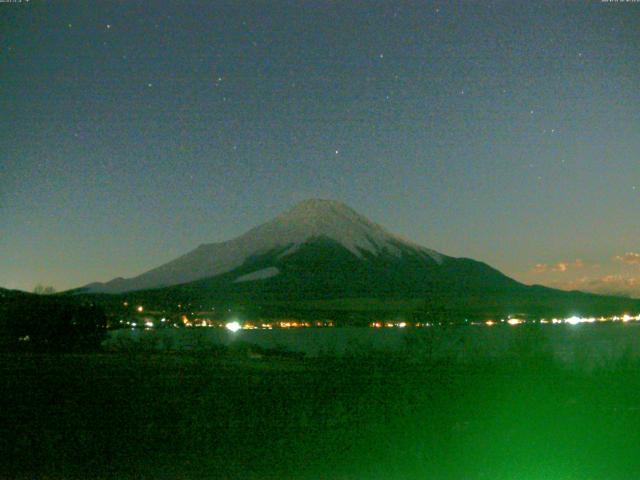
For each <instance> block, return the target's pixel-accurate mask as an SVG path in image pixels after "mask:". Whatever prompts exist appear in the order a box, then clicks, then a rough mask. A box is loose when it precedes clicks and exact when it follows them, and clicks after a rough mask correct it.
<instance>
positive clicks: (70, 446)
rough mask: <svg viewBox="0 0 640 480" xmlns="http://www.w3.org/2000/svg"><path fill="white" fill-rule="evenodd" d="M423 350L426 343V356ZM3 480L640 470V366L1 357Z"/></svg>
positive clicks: (535, 356) (631, 474)
mask: <svg viewBox="0 0 640 480" xmlns="http://www.w3.org/2000/svg"><path fill="white" fill-rule="evenodd" d="M414 353H415V352H414ZM0 362H1V363H0V365H1V366H2V367H1V385H0V388H2V395H1V399H2V400H1V405H0V452H2V459H3V461H2V462H1V464H0V478H17V479H20V478H25V479H26V478H48V479H62V478H64V479H76V478H78V479H80V478H82V479H84V478H92V479H100V478H104V479H112V478H113V479H133V478H136V479H142V478H149V479H165V478H166V479H174V478H176V479H197V478H221V479H225V478H227V479H363V480H368V479H491V480H499V479H505V480H506V479H524V480H529V479H531V480H536V479H552V480H560V479H580V480H584V479H631V478H638V477H639V476H640V367H639V366H638V365H636V364H634V363H633V362H631V361H620V362H617V363H615V364H611V365H607V366H606V367H605V368H599V369H596V370H593V369H592V370H590V371H584V370H581V369H576V368H566V367H560V366H558V365H555V364H554V363H553V361H552V360H551V359H549V358H548V357H546V356H545V355H544V353H542V352H536V351H535V350H531V349H529V350H527V349H522V350H521V351H520V352H513V354H509V355H505V357H504V358H501V359H499V360H488V359H483V358H477V359H475V360H474V361H472V362H467V363H464V364H463V363H460V362H457V361H449V362H447V361H445V362H439V363H433V362H431V361H429V360H428V359H426V360H425V359H424V358H420V357H419V356H418V357H416V355H415V354H412V355H396V356H392V357H390V356H382V355H376V354H371V355H368V356H362V355H360V356H356V357H351V358H349V357H347V358H343V359H331V358H324V359H313V360H311V359H307V360H300V359H298V360H296V359H287V358H269V359H264V358H263V359H249V358H247V357H246V355H244V354H242V353H238V352H236V353H228V352H227V353H224V352H217V353H203V354H199V355H186V354H142V353H128V354H83V355H29V354H22V355H18V354H13V355H3V356H1V357H0Z"/></svg>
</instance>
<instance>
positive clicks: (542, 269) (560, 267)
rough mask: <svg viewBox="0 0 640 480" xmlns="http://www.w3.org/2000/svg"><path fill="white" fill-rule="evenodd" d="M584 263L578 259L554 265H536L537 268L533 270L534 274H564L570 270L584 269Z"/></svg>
mask: <svg viewBox="0 0 640 480" xmlns="http://www.w3.org/2000/svg"><path fill="white" fill-rule="evenodd" d="M583 267H584V262H583V261H582V260H580V259H576V260H575V261H573V262H558V263H556V264H553V265H548V264H546V263H536V264H535V266H534V267H533V268H532V269H531V271H532V272H533V273H548V272H556V273H564V272H567V271H569V270H576V269H578V268H583Z"/></svg>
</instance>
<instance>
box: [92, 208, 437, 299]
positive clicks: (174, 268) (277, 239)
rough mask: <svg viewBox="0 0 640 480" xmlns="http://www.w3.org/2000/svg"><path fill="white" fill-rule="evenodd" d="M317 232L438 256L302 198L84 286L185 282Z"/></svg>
mask: <svg viewBox="0 0 640 480" xmlns="http://www.w3.org/2000/svg"><path fill="white" fill-rule="evenodd" d="M320 237H324V238H328V239H330V240H333V241H335V242H337V243H339V244H340V245H342V246H343V247H344V248H345V249H346V250H348V251H349V252H351V253H352V254H353V255H354V256H355V257H357V258H362V257H363V255H365V254H366V253H374V254H375V253H379V252H386V253H388V254H391V255H395V256H398V255H399V254H400V252H401V251H402V249H407V248H408V249H412V250H414V251H416V252H420V254H421V255H423V256H424V257H425V258H431V259H432V260H433V261H436V262H440V261H441V260H442V258H443V255H441V254H439V253H437V252H435V251H433V250H429V249H427V248H424V247H421V246H419V245H415V244H412V243H411V242H408V241H406V240H403V239H401V238H399V237H397V236H395V235H393V234H392V233H390V232H388V231H386V230H385V229H384V228H383V227H381V226H380V225H377V224H375V223H373V222H371V221H369V220H368V219H366V218H365V217H363V216H361V215H359V214H358V213H356V212H355V211H354V210H352V209H351V208H349V207H347V206H346V205H344V204H342V203H340V202H335V201H330V200H307V201H305V202H302V203H300V204H298V205H296V206H295V207H294V208H293V209H291V210H289V211H288V212H286V213H284V214H282V215H280V216H278V217H276V218H275V219H273V220H271V221H270V222H267V223H265V224H263V225H260V226H258V227H256V228H253V229H251V230H249V231H248V232H247V233H245V234H244V235H242V236H240V237H238V238H235V239H233V240H230V241H227V242H221V243H212V244H206V245H200V246H199V247H198V248H196V249H195V250H193V251H191V252H189V253H187V254H186V255H183V256H181V257H179V258H177V259H176V260H173V261H171V262H169V263H166V264H164V265H161V266H160V267H158V268H155V269H153V270H150V271H148V272H145V273H143V274H141V275H138V276H137V277H134V278H130V279H123V278H117V279H114V280H112V281H110V282H107V283H93V284H90V285H87V286H86V287H85V289H86V291H89V292H101V293H119V292H125V291H131V290H142V289H149V288H159V287H164V286H171V285H176V284H181V283H187V282H191V281H194V280H198V279H202V278H208V277H213V276H216V275H220V274H223V273H225V272H229V271H231V270H234V269H236V268H238V267H240V266H241V265H242V264H243V263H244V262H245V261H247V259H249V258H251V257H253V256H259V255H264V254H266V253H268V252H271V251H274V250H279V252H280V255H282V256H283V257H284V256H287V255H291V254H292V253H294V252H296V251H297V250H298V249H299V248H300V247H301V246H302V245H304V244H305V243H306V242H308V241H309V240H312V239H314V238H320Z"/></svg>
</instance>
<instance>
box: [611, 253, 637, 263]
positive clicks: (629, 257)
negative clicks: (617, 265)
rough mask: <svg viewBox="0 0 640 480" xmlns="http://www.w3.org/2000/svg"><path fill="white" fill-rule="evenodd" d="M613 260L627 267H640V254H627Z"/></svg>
mask: <svg viewBox="0 0 640 480" xmlns="http://www.w3.org/2000/svg"><path fill="white" fill-rule="evenodd" d="M613 259H614V260H615V261H616V262H622V263H624V264H626V265H640V253H635V252H627V253H625V254H624V255H618V256H616V257H613Z"/></svg>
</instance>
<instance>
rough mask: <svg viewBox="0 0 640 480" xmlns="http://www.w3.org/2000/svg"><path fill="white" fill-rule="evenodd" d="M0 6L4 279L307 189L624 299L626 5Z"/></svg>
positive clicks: (141, 258)
mask: <svg viewBox="0 0 640 480" xmlns="http://www.w3.org/2000/svg"><path fill="white" fill-rule="evenodd" d="M302 5H304V6H302ZM0 19H1V20H0V32H1V33H0V80H1V82H0V88H1V94H0V121H1V123H0V286H3V287H6V288H19V289H25V290H31V289H33V287H34V285H35V284H37V283H42V284H45V285H53V286H54V287H56V288H57V289H59V290H62V289H66V288H71V287H77V286H80V285H84V284H86V283H88V282H92V281H106V280H109V279H111V278H113V277H116V276H125V277H126V276H132V275H136V274H139V273H141V272H143V271H145V270H148V269H150V268H152V267H155V266H158V265H160V264H162V263H164V262H166V261H168V260H171V259H173V258H175V257H177V256H179V255H181V254H183V253H186V252H187V251H189V250H191V249H192V248H195V247H196V246H197V245H199V244H201V243H209V242H214V241H221V240H226V239H230V238H232V237H235V236H237V235H239V234H241V233H243V232H244V231H246V230H247V229H249V228H250V227H253V226H255V225H257V224H260V223H262V222H264V221H266V220H268V219H270V218H272V217H274V216H275V215H277V214H279V213H281V212H282V211H283V210H286V209H288V208H290V207H291V206H292V205H294V204H295V203H296V202H298V201H300V200H303V199H306V198H309V197H322V198H332V199H336V200H341V201H343V202H345V203H347V204H348V205H350V206H351V207H353V208H354V209H356V210H357V211H359V212H360V213H362V214H364V215H366V216H367V217H369V218H370V219H372V220H374V221H376V222H378V223H381V224H383V225H384V226H386V227H387V228H388V229H390V230H391V231H394V232H396V233H398V234H400V235H403V236H405V237H408V238H410V239H412V240H414V241H416V242H418V243H421V244H423V245H425V246H428V247H430V248H434V249H436V250H438V251H441V252H443V253H445V254H449V255H453V256H465V257H471V258H475V259H478V260H482V261H485V262H487V263H489V264H491V265H492V266H495V267H496V268H498V269H500V270H502V271H503V272H504V273H506V274H508V275H510V276H512V277H514V278H516V279H518V280H521V281H524V282H526V283H543V284H547V285H552V286H559V287H563V288H583V289H591V290H594V291H601V292H613V291H615V292H626V293H632V294H635V295H636V296H640V255H639V254H638V253H637V252H640V235H639V233H640V208H639V207H640V88H639V86H638V81H639V80H640V3H601V2H599V1H591V2H570V3H562V2H555V1H554V2H531V1H527V2H511V1H508V2H507V1H504V2H484V1H483V2H455V3H453V2H451V3H448V2H437V3H428V2H415V3H408V2H393V3H392V2H381V1H380V2H350V1H345V2H343V1H340V2H291V3H286V2H280V1H270V2H266V1H265V2H253V1H251V2H241V1H233V2H228V3H224V2H220V1H216V2H204V1H203V2H188V1H179V2H178V1H176V2H163V1H158V0H153V1H149V0H146V1H144V2H138V1H127V2H117V3H116V2H106V1H101V2H87V1H82V2H62V1H51V2H41V1H36V0H32V1H30V2H26V1H23V2H22V3H6V2H5V3H0Z"/></svg>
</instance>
